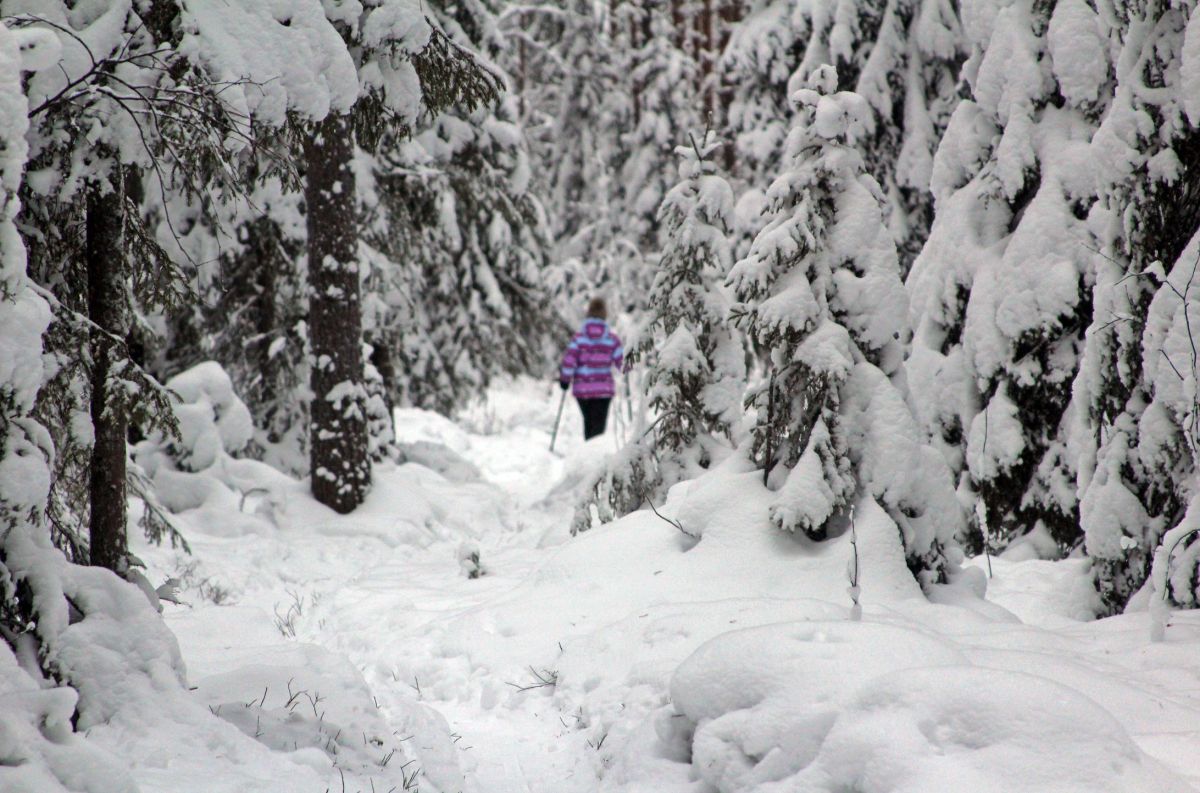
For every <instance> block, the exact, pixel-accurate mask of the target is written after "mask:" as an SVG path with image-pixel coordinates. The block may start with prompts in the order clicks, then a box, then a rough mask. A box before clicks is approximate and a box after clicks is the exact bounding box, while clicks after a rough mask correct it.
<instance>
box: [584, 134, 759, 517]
mask: <svg viewBox="0 0 1200 793" xmlns="http://www.w3.org/2000/svg"><path fill="white" fill-rule="evenodd" d="M719 150H720V145H719V143H718V142H717V141H716V137H715V134H714V133H712V132H711V131H706V132H705V133H704V134H703V136H702V137H701V138H700V139H696V138H695V137H693V136H690V135H689V143H688V144H687V145H683V146H680V147H678V148H677V149H676V150H675V151H676V154H677V156H678V157H679V159H680V164H679V177H680V179H679V182H678V183H677V184H676V185H675V186H674V187H672V188H671V189H670V191H668V193H667V194H666V196H665V197H664V198H663V202H662V206H661V207H660V209H659V212H658V219H659V222H660V223H661V224H662V228H663V234H664V235H665V239H666V242H665V245H664V247H663V250H662V253H661V255H660V256H659V257H658V269H657V272H656V273H655V276H654V285H653V287H652V288H651V290H650V295H649V297H648V299H647V307H648V311H649V312H650V315H649V318H648V320H647V322H646V324H645V325H644V326H643V328H642V331H641V333H642V335H641V337H640V340H639V342H638V344H637V345H636V346H635V347H633V348H632V349H631V350H630V353H629V361H630V365H637V364H638V363H641V364H642V365H643V366H644V367H645V374H644V377H643V381H642V382H643V383H644V385H645V389H646V398H647V402H648V405H649V408H650V411H651V413H652V415H653V416H654V419H653V423H652V424H651V426H650V427H649V428H647V429H646V431H645V432H644V433H643V434H642V435H641V436H640V437H635V438H634V439H632V440H631V441H630V442H629V443H628V444H627V445H626V446H625V448H623V449H621V451H620V452H619V453H618V454H617V456H616V457H615V458H614V460H613V461H612V462H611V464H610V465H609V466H608V468H607V470H606V471H605V472H604V473H603V474H602V475H601V476H600V477H599V478H598V479H597V480H596V482H595V483H594V484H593V486H592V490H591V492H590V494H589V496H588V497H587V498H586V499H585V500H584V502H583V503H582V504H580V505H579V507H578V508H577V509H576V514H575V521H574V525H573V529H574V530H575V531H576V532H578V531H581V530H584V529H586V528H589V527H590V525H591V520H592V519H591V507H592V506H593V505H594V506H595V507H596V509H597V511H598V514H599V516H600V518H601V520H602V521H604V520H611V519H612V518H614V517H619V516H621V515H624V514H627V513H629V512H632V511H633V510H635V509H637V508H638V507H639V506H641V505H642V504H643V503H645V502H646V500H649V501H650V502H651V503H652V504H653V503H656V502H659V501H661V500H662V498H663V496H664V495H665V492H666V490H667V489H668V488H670V487H671V486H672V485H674V484H676V483H677V482H681V481H683V480H685V479H691V478H694V477H696V476H698V475H700V474H701V473H703V471H704V470H705V469H707V468H709V467H710V466H711V465H712V464H713V463H715V462H718V461H719V460H720V459H721V458H722V457H723V456H725V455H726V454H728V452H729V450H730V449H731V448H732V447H733V446H734V445H735V442H736V440H737V438H738V435H739V425H740V424H741V419H742V408H741V399H742V391H743V389H744V386H745V376H746V373H745V369H746V348H745V344H744V341H743V339H742V336H741V334H740V333H737V332H736V331H735V330H734V329H733V328H732V327H730V325H729V323H728V310H729V298H728V295H727V291H726V288H725V286H724V281H725V278H726V276H727V274H728V272H729V268H730V266H731V264H732V255H731V252H730V245H729V240H728V234H729V231H730V227H731V223H732V219H733V191H732V190H731V189H730V187H729V183H728V182H726V181H725V179H724V178H723V177H722V176H721V175H720V174H719V173H718V172H717V164H716V161H715V157H714V155H715V154H716V153H717V152H718V151H719Z"/></svg>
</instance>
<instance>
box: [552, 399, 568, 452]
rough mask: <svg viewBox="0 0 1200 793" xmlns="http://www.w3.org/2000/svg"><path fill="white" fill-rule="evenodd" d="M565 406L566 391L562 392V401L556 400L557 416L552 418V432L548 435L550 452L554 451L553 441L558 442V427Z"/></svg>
mask: <svg viewBox="0 0 1200 793" xmlns="http://www.w3.org/2000/svg"><path fill="white" fill-rule="evenodd" d="M566 404H567V389H565V388H564V389H563V390H562V399H560V400H558V415H557V416H555V417H554V432H552V433H551V434H550V451H551V452H553V451H554V441H556V440H558V425H559V424H560V423H562V412H563V406H564V405H566Z"/></svg>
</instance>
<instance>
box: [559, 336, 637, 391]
mask: <svg viewBox="0 0 1200 793" xmlns="http://www.w3.org/2000/svg"><path fill="white" fill-rule="evenodd" d="M624 359H625V348H623V347H622V346H621V340H620V339H618V338H617V336H616V334H615V333H613V332H612V331H611V330H609V329H608V323H606V322H605V321H604V320H602V319H595V318H589V319H587V320H585V321H584V323H583V327H582V328H580V329H579V332H578V333H576V334H575V338H573V339H571V343H570V344H568V345H567V351H566V353H564V354H563V359H562V370H561V377H562V379H563V382H566V381H568V380H571V381H574V385H573V386H572V389H571V390H572V392H573V393H574V394H575V396H576V397H577V398H579V399H602V398H604V397H611V396H612V395H613V393H614V392H615V388H614V385H613V376H612V368H613V367H614V366H615V367H616V368H617V369H618V370H620V368H621V365H622V363H623V362H624Z"/></svg>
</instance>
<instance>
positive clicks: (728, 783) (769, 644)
mask: <svg viewBox="0 0 1200 793" xmlns="http://www.w3.org/2000/svg"><path fill="white" fill-rule="evenodd" d="M671 697H672V701H673V708H674V711H673V713H674V715H675V716H678V717H679V718H663V719H660V720H659V722H658V724H659V725H660V734H659V739H660V741H662V743H663V744H664V745H666V746H667V747H670V746H676V747H680V746H682V747H683V748H684V749H685V753H684V754H683V755H682V758H683V759H684V760H686V761H688V762H690V763H691V766H692V768H693V770H694V773H695V774H697V775H698V777H699V778H701V779H703V780H704V781H705V782H707V783H708V784H709V785H712V786H713V787H714V788H715V789H716V790H719V791H721V792H722V793H732V792H733V791H737V792H738V793H753V792H754V791H763V792H764V793H765V791H769V790H770V791H774V790H779V789H781V787H780V785H784V786H786V789H789V790H805V791H814V792H815V791H828V792H829V793H834V791H844V790H856V791H861V793H940V792H941V791H945V792H946V793H950V792H951V791H963V790H971V791H977V792H978V793H987V792H990V791H995V793H1001V792H1002V791H1003V792H1004V793H1014V792H1019V791H1028V792H1029V793H1048V791H1063V792H1064V793H1065V791H1079V793H1084V791H1089V792H1090V793H1100V792H1102V791H1111V792H1112V793H1136V792H1137V791H1146V793H1149V791H1184V790H1189V789H1190V788H1189V787H1188V786H1187V785H1186V784H1184V783H1183V782H1182V781H1181V780H1179V779H1178V778H1176V777H1174V776H1173V775H1171V774H1170V773H1168V772H1167V771H1165V770H1164V769H1163V768H1161V767H1160V766H1159V765H1158V764H1157V763H1155V762H1154V761H1153V760H1150V759H1149V758H1148V757H1146V755H1145V754H1143V753H1142V751H1141V750H1140V749H1139V748H1138V747H1137V746H1136V745H1135V744H1134V743H1133V741H1132V740H1131V739H1130V737H1129V736H1128V734H1127V733H1126V732H1125V730H1124V729H1123V728H1122V727H1121V726H1120V724H1118V723H1117V722H1116V720H1115V719H1114V718H1113V717H1112V716H1111V715H1110V714H1109V713H1108V712H1106V711H1105V710H1104V709H1103V708H1102V707H1100V706H1099V705H1098V704H1097V703H1095V702H1093V701H1092V700H1090V699H1089V698H1087V697H1086V696H1084V695H1083V694H1081V693H1079V692H1078V691H1075V690H1072V689H1070V688H1067V687H1066V686H1063V685H1060V684H1058V683H1055V682H1052V681H1050V680H1047V679H1044V678H1039V677H1035V676H1032V675H1026V674H1018V673H1013V672H1005V671H999V670H995V669H985V668H977V667H972V666H970V665H969V664H967V663H966V662H965V658H964V656H963V655H962V653H961V652H959V651H958V650H957V649H955V648H954V647H953V646H950V645H948V644H947V643H946V642H945V641H944V640H940V639H937V638H934V637H932V636H930V635H927V634H925V633H922V632H918V631H916V630H913V629H911V628H901V627H896V626H889V625H880V624H870V623H844V622H839V623H799V624H793V625H786V626H780V625H775V626H767V627H762V628H755V629H751V630H745V631H738V632H733V633H727V634H725V635H723V636H720V637H718V638H717V639H714V640H713V641H711V642H709V643H708V644H706V645H704V646H703V647H701V648H700V649H699V650H697V651H696V653H694V654H693V655H692V656H691V657H690V658H688V660H687V661H685V662H684V663H683V664H682V665H681V666H680V667H679V670H678V671H677V672H676V673H675V676H674V678H673V679H672V682H671ZM1050 745H1053V746H1055V751H1053V752H1049V751H1047V750H1046V747H1047V746H1050Z"/></svg>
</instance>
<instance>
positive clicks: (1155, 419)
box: [1074, 2, 1200, 613]
mask: <svg viewBox="0 0 1200 793" xmlns="http://www.w3.org/2000/svg"><path fill="white" fill-rule="evenodd" d="M1118 8H1119V9H1120V13H1119V14H1118V15H1117V16H1116V18H1114V19H1112V20H1108V19H1106V20H1104V22H1103V24H1104V30H1105V32H1106V34H1107V38H1108V39H1109V40H1110V41H1120V42H1122V44H1121V47H1120V49H1119V50H1113V51H1112V61H1111V62H1112V64H1113V67H1112V72H1111V75H1112V78H1115V86H1113V84H1112V83H1111V82H1110V83H1108V84H1106V85H1105V86H1103V88H1102V89H1101V90H1102V96H1103V95H1105V94H1107V95H1111V97H1112V98H1111V103H1110V105H1109V107H1108V111H1107V114H1106V116H1105V117H1104V120H1103V122H1102V123H1101V124H1100V127H1099V129H1098V130H1097V132H1096V134H1095V136H1094V137H1093V139H1092V146H1091V154H1092V160H1091V162H1092V163H1098V164H1099V165H1100V166H1101V167H1100V168H1099V169H1098V176H1099V179H1098V183H1099V184H1098V187H1099V200H1098V202H1097V205H1096V206H1095V207H1094V209H1093V211H1092V214H1091V217H1090V218H1089V229H1090V230H1091V232H1092V234H1093V236H1094V239H1095V240H1096V243H1095V244H1094V245H1093V247H1094V248H1095V250H1096V253H1095V255H1093V256H1092V257H1091V262H1092V266H1093V270H1094V273H1095V275H1094V286H1093V288H1092V296H1093V302H1094V305H1095V309H1094V314H1093V319H1092V322H1091V325H1090V327H1089V328H1088V331H1087V342H1088V346H1087V350H1086V353H1085V355H1084V358H1083V363H1082V365H1081V368H1080V372H1079V376H1078V378H1077V379H1076V383H1075V393H1076V399H1077V402H1078V406H1077V407H1078V410H1077V424H1078V426H1077V428H1076V431H1075V436H1074V437H1075V443H1076V447H1077V450H1078V451H1077V454H1078V456H1079V459H1080V460H1081V464H1080V470H1079V475H1078V487H1079V492H1080V522H1081V525H1082V528H1083V530H1084V533H1085V545H1084V547H1085V550H1086V551H1087V554H1088V556H1089V557H1091V558H1092V559H1093V560H1094V562H1093V568H1092V572H1093V577H1094V580H1095V583H1096V588H1097V591H1098V592H1099V594H1100V598H1101V611H1102V613H1112V612H1115V611H1119V610H1121V609H1123V608H1125V607H1126V605H1127V604H1130V603H1131V600H1133V599H1134V596H1135V594H1136V593H1137V592H1138V591H1139V589H1141V588H1142V587H1143V585H1144V584H1145V583H1146V582H1147V578H1148V576H1150V573H1151V562H1152V560H1153V579H1154V582H1153V586H1152V587H1150V591H1148V592H1146V594H1147V595H1148V596H1150V597H1152V598H1153V599H1154V601H1155V604H1156V607H1165V606H1167V605H1170V604H1178V605H1183V606H1188V607H1195V606H1196V605H1197V593H1198V590H1197V583H1198V582H1197V552H1198V551H1200V547H1198V546H1197V543H1196V540H1197V535H1196V534H1194V533H1192V531H1191V530H1192V529H1194V528H1195V525H1196V524H1195V517H1194V514H1195V506H1196V497H1197V486H1196V475H1197V471H1198V470H1200V469H1198V465H1200V458H1198V456H1197V455H1198V452H1197V434H1196V421H1197V405H1196V396H1195V385H1194V383H1195V380H1196V366H1197V358H1196V348H1195V346H1194V341H1195V335H1194V330H1195V329H1196V325H1195V323H1196V321H1197V319H1198V315H1197V298H1198V296H1200V292H1198V290H1200V282H1198V278H1197V277H1198V276H1200V270H1198V268H1197V261H1198V257H1200V239H1197V236H1196V235H1197V232H1198V231H1200V106H1198V105H1197V99H1196V97H1197V96H1198V94H1197V91H1198V90H1200V21H1198V20H1200V15H1198V14H1197V12H1196V4H1195V3H1194V2H1190V3H1182V4H1178V5H1174V6H1169V7H1168V6H1163V5H1158V4H1152V5H1150V6H1147V7H1145V8H1142V7H1140V6H1126V5H1125V4H1121V5H1119V6H1118ZM1142 30H1144V31H1147V32H1146V34H1145V35H1133V34H1132V32H1133V31H1142ZM1110 79H1111V78H1110ZM1151 86H1154V88H1153V91H1154V93H1153V96H1151V94H1150V93H1149V91H1150V87H1151ZM1143 118H1153V119H1156V123H1155V124H1154V125H1153V127H1149V128H1139V127H1138V126H1137V125H1136V123H1135V122H1136V121H1137V120H1138V119H1143ZM1137 602H1140V603H1142V604H1144V599H1138V600H1136V601H1134V603H1137Z"/></svg>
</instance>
